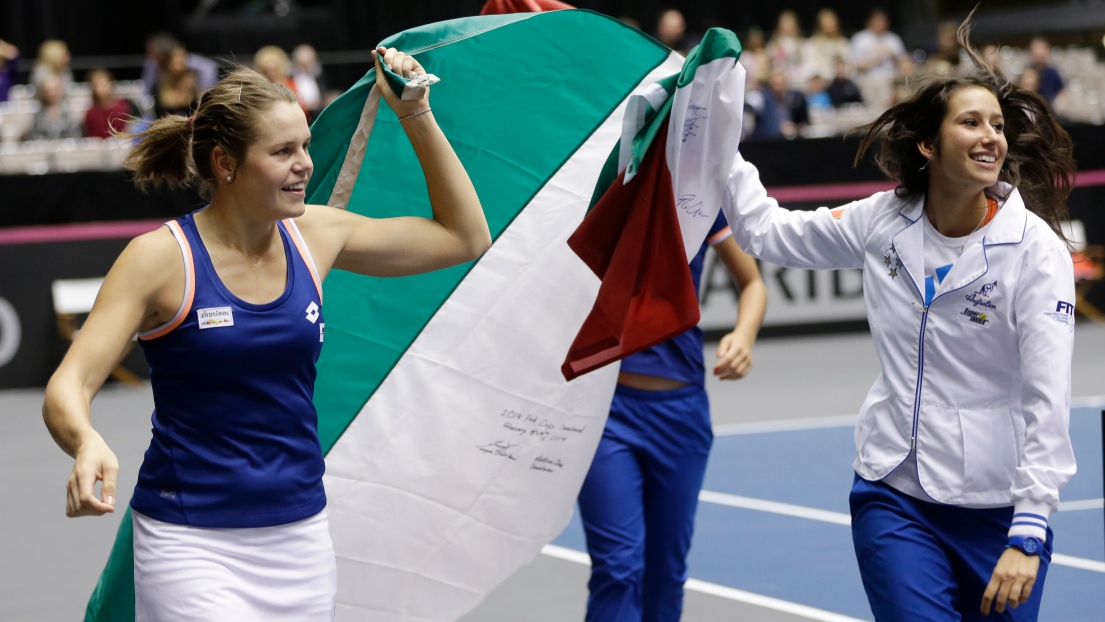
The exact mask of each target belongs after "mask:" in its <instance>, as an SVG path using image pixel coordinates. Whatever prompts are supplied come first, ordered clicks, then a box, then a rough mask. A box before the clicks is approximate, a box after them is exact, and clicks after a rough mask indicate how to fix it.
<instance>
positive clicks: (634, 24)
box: [618, 15, 641, 30]
mask: <svg viewBox="0 0 1105 622" xmlns="http://www.w3.org/2000/svg"><path fill="white" fill-rule="evenodd" d="M618 21H620V22H621V23H623V24H625V25H626V26H629V27H631V28H636V29H637V30H640V29H641V22H639V21H637V18H635V17H633V16H632V15H622V16H620V17H619V18H618Z"/></svg>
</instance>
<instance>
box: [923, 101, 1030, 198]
mask: <svg viewBox="0 0 1105 622" xmlns="http://www.w3.org/2000/svg"><path fill="white" fill-rule="evenodd" d="M1004 130H1005V118H1004V117H1003V116H1002V113H1001V106H1000V105H999V104H998V100H997V97H995V96H994V94H993V93H991V92H990V91H989V90H987V89H985V88H982V87H978V86H970V87H965V88H961V89H959V90H957V91H956V92H955V93H953V94H952V95H951V97H950V98H949V99H948V108H947V112H946V113H945V115H944V120H943V122H942V123H941V124H940V134H939V135H940V140H939V145H938V146H934V145H932V144H930V143H928V142H927V141H925V142H922V143H920V144H919V145H918V147H919V148H920V149H921V153H922V154H923V155H925V156H926V157H931V165H930V166H929V176H930V180H931V182H932V183H935V184H946V186H945V187H946V188H947V189H948V190H952V191H956V192H958V191H963V192H981V191H982V190H983V189H985V188H987V187H989V186H992V185H994V184H995V183H997V181H998V176H999V175H1000V174H1001V168H1002V165H1003V164H1004V163H1005V156H1006V153H1008V151H1009V143H1008V142H1007V141H1006V138H1005V133H1004ZM932 156H935V157H932Z"/></svg>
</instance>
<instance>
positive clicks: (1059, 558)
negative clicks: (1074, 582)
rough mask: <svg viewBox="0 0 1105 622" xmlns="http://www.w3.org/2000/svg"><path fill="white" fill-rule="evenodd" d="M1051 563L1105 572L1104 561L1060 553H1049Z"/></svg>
mask: <svg viewBox="0 0 1105 622" xmlns="http://www.w3.org/2000/svg"><path fill="white" fill-rule="evenodd" d="M1051 564H1052V565H1053V566H1054V565H1056V564H1058V565H1060V566H1068V567H1070V568H1078V569H1079V570H1090V571H1092V572H1105V562H1099V561H1096V560H1093V559H1085V558H1082V557H1072V556H1070V555H1063V554H1061V553H1052V554H1051Z"/></svg>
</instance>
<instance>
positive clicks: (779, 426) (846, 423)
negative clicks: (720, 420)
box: [714, 415, 859, 436]
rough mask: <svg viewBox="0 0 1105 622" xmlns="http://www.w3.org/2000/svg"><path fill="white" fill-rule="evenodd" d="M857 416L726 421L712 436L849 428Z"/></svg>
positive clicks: (852, 425)
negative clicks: (749, 421)
mask: <svg viewBox="0 0 1105 622" xmlns="http://www.w3.org/2000/svg"><path fill="white" fill-rule="evenodd" d="M857 418H859V415H838V416H835V417H809V418H807V419H782V420H779V421H754V422H751V423H727V424H722V425H716V426H714V436H736V435H739V434H762V433H765V432H792V431H795V430H819V429H821V428H851V427H855V425H856V419H857Z"/></svg>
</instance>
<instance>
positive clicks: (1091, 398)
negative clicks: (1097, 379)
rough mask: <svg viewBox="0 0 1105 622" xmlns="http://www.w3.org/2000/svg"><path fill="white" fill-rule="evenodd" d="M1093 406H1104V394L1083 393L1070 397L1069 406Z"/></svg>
mask: <svg viewBox="0 0 1105 622" xmlns="http://www.w3.org/2000/svg"><path fill="white" fill-rule="evenodd" d="M1093 406H1098V407H1100V408H1105V395H1084V396H1082V397H1072V398H1071V399H1070V407H1071V408H1090V407H1093Z"/></svg>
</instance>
